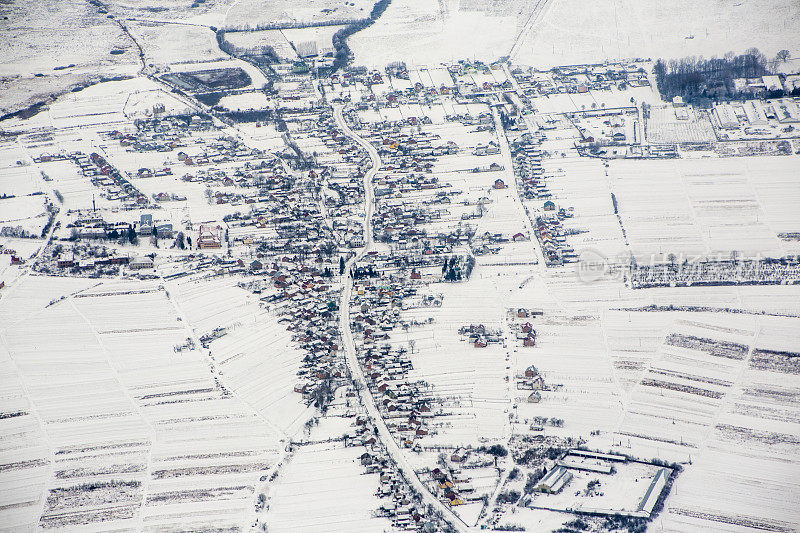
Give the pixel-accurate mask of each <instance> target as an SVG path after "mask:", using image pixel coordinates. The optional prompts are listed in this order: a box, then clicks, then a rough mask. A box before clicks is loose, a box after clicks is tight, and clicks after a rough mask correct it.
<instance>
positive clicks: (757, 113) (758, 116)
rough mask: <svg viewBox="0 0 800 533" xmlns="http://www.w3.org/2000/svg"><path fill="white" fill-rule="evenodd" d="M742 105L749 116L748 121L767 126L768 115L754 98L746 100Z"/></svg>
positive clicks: (751, 123) (752, 124) (755, 124)
mask: <svg viewBox="0 0 800 533" xmlns="http://www.w3.org/2000/svg"><path fill="white" fill-rule="evenodd" d="M742 107H743V108H744V114H745V116H746V117H747V122H749V123H750V125H751V126H766V125H767V115H766V114H765V113H764V110H763V109H762V108H761V105H760V104H759V103H757V102H754V101H753V100H748V101H747V102H745V103H744V104H743V105H742Z"/></svg>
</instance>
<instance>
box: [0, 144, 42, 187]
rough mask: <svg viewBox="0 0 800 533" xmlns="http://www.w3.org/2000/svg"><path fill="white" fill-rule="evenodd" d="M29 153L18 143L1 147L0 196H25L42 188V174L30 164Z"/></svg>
mask: <svg viewBox="0 0 800 533" xmlns="http://www.w3.org/2000/svg"><path fill="white" fill-rule="evenodd" d="M27 155H28V154H27V153H26V152H25V151H24V150H23V149H22V148H21V147H19V146H17V145H6V146H4V147H3V148H0V161H1V162H2V166H1V167H0V196H2V195H4V194H7V195H9V196H24V195H26V194H31V193H33V192H39V191H41V190H42V181H41V176H40V175H39V173H38V172H37V171H36V167H34V166H32V165H30V164H29V162H28V161H27ZM18 162H22V164H18Z"/></svg>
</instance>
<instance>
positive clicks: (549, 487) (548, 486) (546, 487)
mask: <svg viewBox="0 0 800 533" xmlns="http://www.w3.org/2000/svg"><path fill="white" fill-rule="evenodd" d="M571 479H572V474H571V473H570V472H569V471H568V470H567V469H566V468H564V467H563V466H557V467H555V468H553V469H552V470H550V472H548V473H547V475H546V476H544V477H543V478H542V479H541V480H540V481H539V483H537V484H536V490H537V491H539V492H547V493H549V494H557V493H558V492H560V491H561V489H563V488H564V487H565V486H566V485H567V483H569V482H570V480H571Z"/></svg>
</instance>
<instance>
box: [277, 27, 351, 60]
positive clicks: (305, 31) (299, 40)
mask: <svg viewBox="0 0 800 533" xmlns="http://www.w3.org/2000/svg"><path fill="white" fill-rule="evenodd" d="M345 27H346V26H317V27H315V28H296V29H294V28H291V29H286V30H282V31H281V33H283V35H284V36H285V37H286V40H287V41H289V43H291V45H292V47H293V48H294V49H295V50H298V51H300V52H301V53H302V47H300V45H301V44H303V43H314V46H316V48H317V51H318V54H319V55H323V53H324V52H325V51H330V52H332V51H333V34H334V33H336V32H337V31H339V30H341V29H344V28H345Z"/></svg>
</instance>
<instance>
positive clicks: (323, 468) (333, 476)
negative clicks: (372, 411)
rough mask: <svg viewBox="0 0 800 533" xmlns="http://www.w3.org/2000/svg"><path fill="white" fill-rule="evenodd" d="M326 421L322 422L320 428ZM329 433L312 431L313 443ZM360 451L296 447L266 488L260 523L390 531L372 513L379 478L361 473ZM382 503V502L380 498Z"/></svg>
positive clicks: (289, 528)
mask: <svg viewBox="0 0 800 533" xmlns="http://www.w3.org/2000/svg"><path fill="white" fill-rule="evenodd" d="M326 422H327V421H325V420H323V422H322V424H321V427H324V424H325V423H326ZM328 435H330V436H331V437H337V436H339V435H333V434H331V433H330V431H329V430H325V429H322V430H321V431H317V430H315V431H312V433H311V437H312V438H314V439H320V438H321V439H324V438H327V437H328ZM362 453H364V448H363V447H360V446H353V447H348V448H345V447H343V446H342V444H341V442H334V443H322V444H309V445H305V446H299V447H298V449H297V451H296V452H294V453H293V454H292V455H291V457H290V458H289V459H288V462H287V463H286V464H284V465H283V466H282V469H281V471H280V474H279V476H278V477H277V479H276V480H275V481H274V482H273V483H272V484H271V486H270V488H269V493H268V497H269V500H268V501H269V509H268V511H267V512H266V513H265V514H264V515H262V522H264V523H265V524H267V527H268V528H269V531H277V532H295V531H298V532H309V533H311V532H316V531H331V532H337V531H340V532H343V533H344V532H351V531H355V532H376V533H377V532H381V531H386V530H388V529H390V528H391V526H390V522H389V521H388V519H386V518H377V517H375V516H374V512H375V510H376V509H377V508H379V507H380V506H381V503H382V500H380V499H379V498H378V497H377V496H375V492H376V490H377V488H378V485H379V479H378V474H364V473H363V467H362V466H361V463H360V462H359V460H358V457H359V456H360V455H361V454H362ZM384 501H385V500H384Z"/></svg>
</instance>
